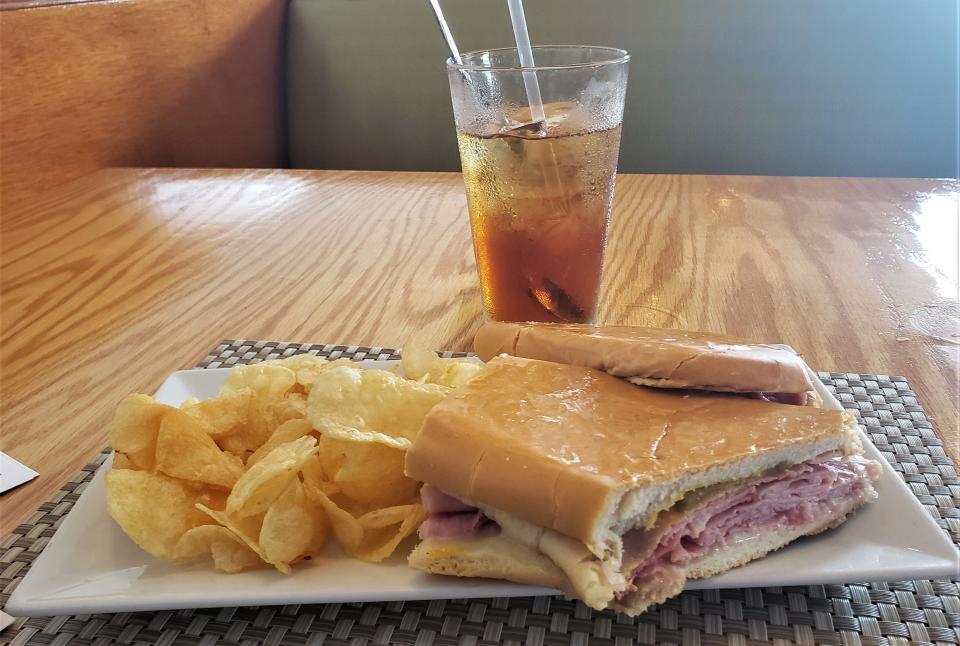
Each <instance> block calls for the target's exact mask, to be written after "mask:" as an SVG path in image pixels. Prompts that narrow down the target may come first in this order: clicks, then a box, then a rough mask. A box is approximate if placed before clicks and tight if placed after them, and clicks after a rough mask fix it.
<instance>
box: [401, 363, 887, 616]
mask: <svg viewBox="0 0 960 646" xmlns="http://www.w3.org/2000/svg"><path fill="white" fill-rule="evenodd" d="M861 451H862V447H861V444H860V439H859V433H858V431H857V426H856V422H855V421H854V419H853V417H852V416H851V415H850V414H848V413H846V412H842V411H835V410H825V409H820V408H812V407H806V406H791V405H784V404H777V403H770V402H764V401H760V400H755V399H747V398H743V397H735V396H730V395H724V394H717V393H700V392H691V391H672V390H662V389H653V388H638V387H636V386H633V385H630V384H629V383H627V382H625V381H623V380H622V379H618V378H616V377H613V376H611V375H609V374H607V373H605V372H601V371H598V370H595V369H592V368H585V367H581V366H572V365H564V364H558V363H552V362H546V361H538V360H531V359H523V358H516V357H510V356H500V357H495V358H493V359H492V360H491V361H490V362H489V363H487V365H486V366H484V367H483V369H482V370H481V371H480V372H479V373H478V374H477V376H476V377H475V378H474V379H473V380H472V381H471V382H469V383H468V384H467V385H465V386H463V387H461V388H459V389H457V390H455V391H453V392H452V393H451V394H450V395H449V396H448V397H447V398H445V399H444V400H442V401H441V402H440V403H439V404H437V405H436V406H435V407H434V408H433V409H432V410H431V411H430V413H429V414H428V415H427V417H426V420H425V422H424V425H423V427H422V429H421V431H420V434H419V435H418V437H417V439H416V440H415V441H414V443H413V446H412V447H411V448H410V450H409V451H408V452H407V456H406V472H407V475H409V476H410V477H412V478H415V479H417V480H421V481H423V482H424V483H425V484H424V486H423V489H422V494H421V497H422V500H423V503H424V506H425V508H426V511H427V513H428V518H427V520H426V521H425V522H424V524H423V525H422V526H421V528H420V535H421V539H422V541H421V543H420V544H419V545H418V546H417V548H416V549H415V550H414V551H413V553H412V554H411V555H410V557H409V563H410V564H411V565H412V566H413V567H415V568H419V569H422V570H425V571H427V572H434V573H438V574H451V575H458V576H481V577H493V578H502V579H508V580H511V581H516V582H520V583H529V584H538V585H544V586H548V587H551V588H555V589H559V590H562V591H564V592H566V593H568V594H570V595H572V596H575V597H578V598H580V599H582V600H583V601H584V602H585V603H586V604H587V605H589V606H591V607H592V608H596V609H604V608H614V609H616V610H619V611H622V612H625V613H627V614H631V615H635V614H638V613H641V612H643V611H644V609H646V608H647V607H648V606H650V605H651V604H654V603H659V602H661V601H663V600H665V599H667V598H669V597H671V596H674V595H676V594H677V593H679V592H680V591H681V590H682V589H683V586H684V582H685V581H686V579H688V578H698V577H706V576H711V575H714V574H718V573H721V572H724V571H726V570H728V569H730V568H732V567H736V566H738V565H740V564H742V563H746V562H748V561H750V560H753V559H756V558H759V557H761V556H763V555H764V554H766V553H768V552H770V551H772V550H776V549H778V548H780V547H783V546H784V545H786V544H788V543H790V542H791V541H793V540H795V539H797V538H799V537H800V536H804V535H808V534H815V533H817V532H820V531H823V530H825V529H828V528H830V527H833V526H835V525H838V524H840V523H842V522H843V520H844V519H845V518H846V517H847V515H848V514H850V512H852V511H853V510H855V509H856V508H857V507H859V506H861V505H862V504H864V503H865V502H867V501H869V500H871V499H872V498H873V497H875V495H876V494H875V492H874V489H873V486H872V482H873V480H875V479H876V477H877V476H878V474H879V466H878V465H877V464H876V463H873V462H871V461H869V460H865V459H864V458H863V457H862V456H861Z"/></svg>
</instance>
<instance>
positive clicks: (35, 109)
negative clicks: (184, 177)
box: [0, 0, 286, 203]
mask: <svg viewBox="0 0 960 646" xmlns="http://www.w3.org/2000/svg"><path fill="white" fill-rule="evenodd" d="M285 5H286V3H285V0H126V1H124V2H87V3H65V4H63V3H61V4H56V5H52V6H42V7H37V8H21V9H15V8H14V9H11V7H12V6H16V5H11V4H4V5H0V8H4V9H5V10H4V11H2V12H0V199H2V200H3V202H4V203H11V202H12V201H16V200H17V199H18V197H21V196H24V195H30V194H35V193H37V192H38V191H42V190H43V189H44V188H46V187H50V186H53V185H56V184H57V183H60V182H62V181H64V180H67V179H70V178H72V177H76V176H79V175H82V174H84V173H86V172H89V171H91V170H94V169H97V168H100V167H103V166H124V165H130V166H141V165H143V166H236V167H240V166H253V167H272V166H277V165H279V164H280V163H281V162H282V161H283V157H284V155H283V152H282V151H283V147H282V141H283V129H282V118H281V114H282V112H281V105H282V98H281V97H282V95H283V92H282V87H281V83H280V79H281V75H280V69H281V66H280V55H281V52H282V47H283V42H282V39H283V21H284V13H285Z"/></svg>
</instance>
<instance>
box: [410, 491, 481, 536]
mask: <svg viewBox="0 0 960 646" xmlns="http://www.w3.org/2000/svg"><path fill="white" fill-rule="evenodd" d="M420 500H421V502H422V503H423V508H424V511H426V512H427V519H426V520H425V521H424V522H423V524H421V525H420V531H419V533H420V538H450V539H459V540H467V539H471V538H483V537H485V536H496V535H497V534H499V533H500V526H499V525H497V523H495V522H494V521H492V520H490V519H489V518H487V516H486V515H484V513H483V512H482V511H480V510H479V509H477V508H476V507H473V506H471V505H468V504H466V503H465V502H463V501H462V500H459V499H457V498H454V497H453V496H451V495H449V494H446V493H444V492H442V491H440V490H439V489H436V488H434V487H431V486H430V485H427V484H425V485H423V487H421V488H420Z"/></svg>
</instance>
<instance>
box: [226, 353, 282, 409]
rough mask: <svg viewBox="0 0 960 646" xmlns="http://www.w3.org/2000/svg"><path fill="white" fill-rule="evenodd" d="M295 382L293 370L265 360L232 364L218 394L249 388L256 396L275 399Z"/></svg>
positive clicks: (279, 397)
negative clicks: (249, 364)
mask: <svg viewBox="0 0 960 646" xmlns="http://www.w3.org/2000/svg"><path fill="white" fill-rule="evenodd" d="M296 382H297V377H296V375H295V374H294V373H293V371H292V370H290V369H289V368H284V367H283V366H278V365H274V364H270V363H267V362H262V363H255V364H253V365H252V366H247V365H240V366H234V367H233V369H232V370H230V372H229V374H227V378H226V380H225V381H224V382H223V386H221V387H220V394H221V395H222V394H225V393H227V392H230V391H234V392H236V391H240V390H243V389H244V388H250V389H251V390H252V391H253V392H254V394H255V395H256V396H257V397H258V398H262V399H264V400H274V401H275V400H278V399H281V398H282V397H283V396H284V395H286V394H287V393H288V392H289V391H290V389H291V388H292V387H293V384H295V383H296Z"/></svg>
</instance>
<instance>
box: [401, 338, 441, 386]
mask: <svg viewBox="0 0 960 646" xmlns="http://www.w3.org/2000/svg"><path fill="white" fill-rule="evenodd" d="M400 357H401V361H400V362H401V365H403V375H404V376H405V377H406V378H407V379H413V380H414V381H417V380H418V379H420V378H422V377H425V376H426V375H427V373H428V372H430V369H431V368H432V367H433V364H434V362H435V361H436V360H437V359H439V358H440V357H438V356H437V353H436V352H434V351H432V350H428V349H427V348H425V347H423V346H420V345H406V346H404V347H403V349H402V350H401V351H400Z"/></svg>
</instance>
